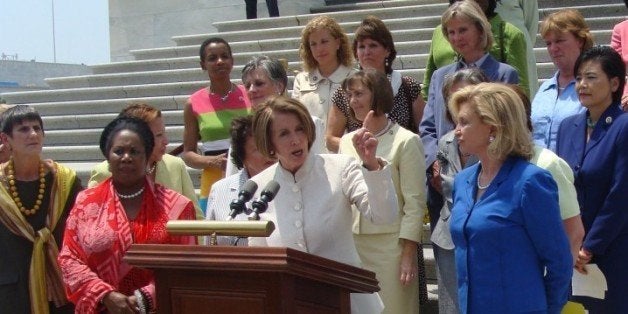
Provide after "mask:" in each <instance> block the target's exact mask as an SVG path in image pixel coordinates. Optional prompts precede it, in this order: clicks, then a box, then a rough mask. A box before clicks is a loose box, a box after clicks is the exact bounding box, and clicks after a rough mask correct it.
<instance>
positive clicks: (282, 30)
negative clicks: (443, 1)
mask: <svg viewBox="0 0 628 314" xmlns="http://www.w3.org/2000/svg"><path fill="white" fill-rule="evenodd" d="M363 17H364V16H361V17H360V19H359V20H357V21H355V22H341V23H340V26H341V27H342V28H343V29H344V30H345V32H347V33H353V32H354V31H355V29H356V28H357V27H358V26H359V25H360V20H361V19H362V18H363ZM383 21H384V23H386V26H387V27H388V28H389V30H391V31H395V30H402V29H433V28H434V27H435V26H436V25H438V24H439V23H440V14H439V15H438V16H437V15H433V16H422V15H417V16H414V17H407V18H405V17H404V18H391V19H383ZM304 27H305V24H302V25H300V26H289V27H278V28H274V29H271V30H269V29H258V28H255V29H251V30H247V29H243V30H239V31H229V32H218V33H207V34H195V35H188V36H174V37H172V40H173V41H174V42H175V44H176V45H177V46H188V45H196V46H198V45H200V44H201V43H202V42H203V40H205V39H207V38H209V37H213V36H219V37H222V38H224V39H225V40H227V41H229V42H230V43H231V42H237V41H249V40H262V39H273V38H291V37H298V36H301V30H302V29H303V28H304Z"/></svg>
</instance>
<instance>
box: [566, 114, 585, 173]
mask: <svg viewBox="0 0 628 314" xmlns="http://www.w3.org/2000/svg"><path fill="white" fill-rule="evenodd" d="M586 119H587V115H586V112H583V113H581V114H578V118H577V119H575V120H574V123H573V125H572V126H571V130H570V131H569V132H568V133H567V134H571V135H572V136H570V137H569V142H570V143H571V147H572V151H573V152H574V153H575V155H576V160H577V161H578V164H581V163H582V158H583V157H584V146H585V144H586V136H587V135H586ZM583 130H585V134H583V135H582V136H577V134H579V133H580V134H582V132H583Z"/></svg>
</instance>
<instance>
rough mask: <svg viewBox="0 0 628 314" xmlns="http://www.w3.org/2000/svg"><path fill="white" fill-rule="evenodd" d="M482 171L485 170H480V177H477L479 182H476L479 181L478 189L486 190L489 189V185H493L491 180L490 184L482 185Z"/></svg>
mask: <svg viewBox="0 0 628 314" xmlns="http://www.w3.org/2000/svg"><path fill="white" fill-rule="evenodd" d="M482 172H483V170H480V174H478V179H477V182H476V183H477V185H478V189H480V190H486V189H488V187H489V186H491V182H489V183H488V184H486V185H481V184H480V177H481V176H482Z"/></svg>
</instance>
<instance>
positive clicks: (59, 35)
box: [0, 0, 109, 65]
mask: <svg viewBox="0 0 628 314" xmlns="http://www.w3.org/2000/svg"><path fill="white" fill-rule="evenodd" d="M0 3H1V4H0V7H1V8H2V12H4V13H5V16H4V17H3V18H2V19H0V54H1V55H2V57H3V58H7V59H14V57H15V56H16V55H17V59H18V60H21V61H30V60H35V61H38V62H54V61H55V51H56V62H57V63H75V64H81V63H82V64H87V65H94V64H103V63H109V4H108V0H86V1H80V0H0ZM53 3H54V30H55V31H54V41H53V31H52V29H53V14H52V8H53ZM55 48H56V49H55Z"/></svg>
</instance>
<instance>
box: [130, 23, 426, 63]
mask: <svg viewBox="0 0 628 314" xmlns="http://www.w3.org/2000/svg"><path fill="white" fill-rule="evenodd" d="M353 31H355V29H352V30H351V31H350V32H348V33H347V36H348V37H349V41H350V42H351V41H353V37H354V33H353ZM432 32H433V28H421V29H399V30H392V31H391V34H392V36H393V40H394V41H395V43H397V42H406V41H425V40H430V39H431V38H432ZM213 35H220V34H208V35H207V37H204V38H209V37H211V36H213ZM291 35H292V36H293V37H286V38H270V39H252V40H244V41H236V42H231V41H229V40H228V39H226V38H225V40H227V41H229V45H230V46H231V49H232V50H233V53H240V52H250V51H253V52H259V51H268V50H285V49H299V46H300V44H301V37H300V31H299V32H296V31H295V32H294V33H293V34H291ZM204 38H203V39H204ZM201 41H202V40H201ZM199 46H200V43H199V44H193V45H179V46H172V47H163V48H155V49H138V50H132V51H131V53H132V54H133V56H134V57H135V60H146V59H160V58H176V57H189V56H194V57H196V59H197V61H198V59H199V56H198V54H199Z"/></svg>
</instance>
